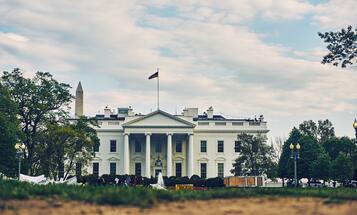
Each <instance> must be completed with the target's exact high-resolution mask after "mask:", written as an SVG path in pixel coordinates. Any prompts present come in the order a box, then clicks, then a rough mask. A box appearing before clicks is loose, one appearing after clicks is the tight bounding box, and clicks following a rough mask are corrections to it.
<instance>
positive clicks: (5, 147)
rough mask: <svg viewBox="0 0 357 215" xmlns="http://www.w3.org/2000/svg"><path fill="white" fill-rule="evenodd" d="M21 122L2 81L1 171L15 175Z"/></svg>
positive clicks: (0, 122)
mask: <svg viewBox="0 0 357 215" xmlns="http://www.w3.org/2000/svg"><path fill="white" fill-rule="evenodd" d="M18 135H19V124H18V121H17V120H16V105H15V104H14V103H13V102H12V101H11V99H10V96H9V93H8V92H7V90H6V89H5V88H4V87H3V86H2V85H1V83H0V173H3V174H5V175H7V176H15V174H16V170H17V166H16V164H17V162H16V160H15V159H16V158H15V157H16V156H15V155H16V150H15V144H16V141H18Z"/></svg>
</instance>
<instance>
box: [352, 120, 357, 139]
mask: <svg viewBox="0 0 357 215" xmlns="http://www.w3.org/2000/svg"><path fill="white" fill-rule="evenodd" d="M353 128H354V129H355V137H356V138H355V144H356V145H357V120H356V119H355V121H354V122H353Z"/></svg>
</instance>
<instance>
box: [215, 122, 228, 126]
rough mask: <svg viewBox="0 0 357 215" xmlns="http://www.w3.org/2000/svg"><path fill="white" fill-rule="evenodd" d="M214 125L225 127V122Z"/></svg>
mask: <svg viewBox="0 0 357 215" xmlns="http://www.w3.org/2000/svg"><path fill="white" fill-rule="evenodd" d="M214 124H215V125H218V126H220V125H221V126H225V125H226V123H225V122H216V123H214Z"/></svg>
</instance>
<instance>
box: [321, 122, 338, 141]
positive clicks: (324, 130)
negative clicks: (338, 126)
mask: <svg viewBox="0 0 357 215" xmlns="http://www.w3.org/2000/svg"><path fill="white" fill-rule="evenodd" d="M317 134H318V138H319V140H320V141H322V142H323V141H325V140H328V139H330V138H333V137H335V128H334V127H333V126H332V122H331V121H330V120H328V119H325V120H323V121H322V120H319V121H318V127H317Z"/></svg>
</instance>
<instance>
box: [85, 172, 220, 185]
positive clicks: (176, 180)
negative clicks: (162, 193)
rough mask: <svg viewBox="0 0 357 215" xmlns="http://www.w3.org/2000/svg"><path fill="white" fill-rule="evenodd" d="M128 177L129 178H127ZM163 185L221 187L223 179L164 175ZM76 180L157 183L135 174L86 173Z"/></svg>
mask: <svg viewBox="0 0 357 215" xmlns="http://www.w3.org/2000/svg"><path fill="white" fill-rule="evenodd" d="M128 178H130V180H128ZM163 178H164V183H165V186H168V187H173V186H175V185H176V184H193V185H194V186H195V187H210V188H214V187H223V186H224V183H223V179H222V178H219V177H216V178H208V179H205V178H200V177H199V176H198V175H193V176H192V177H191V178H189V177H176V176H171V177H166V176H164V177H163ZM78 182H80V183H83V184H89V185H113V184H115V185H124V184H125V183H126V182H127V183H128V182H129V183H128V184H129V185H130V186H136V185H142V186H149V184H155V183H157V178H154V177H151V178H146V177H142V176H136V175H102V176H100V177H98V176H96V175H86V176H81V177H78Z"/></svg>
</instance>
